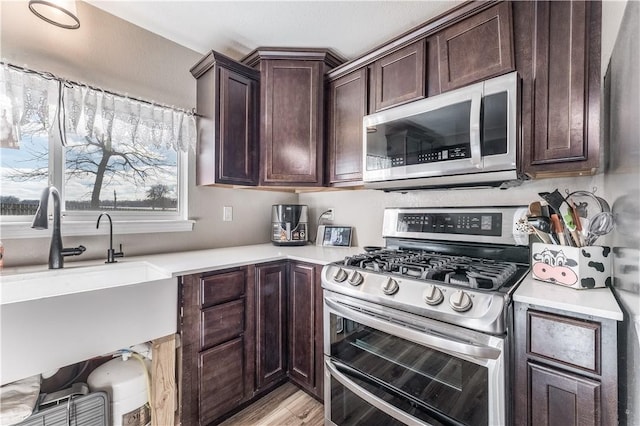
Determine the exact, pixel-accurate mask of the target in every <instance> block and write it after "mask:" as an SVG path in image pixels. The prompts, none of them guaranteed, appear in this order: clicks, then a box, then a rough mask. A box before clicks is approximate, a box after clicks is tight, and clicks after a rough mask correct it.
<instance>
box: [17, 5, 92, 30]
mask: <svg viewBox="0 0 640 426" xmlns="http://www.w3.org/2000/svg"><path fill="white" fill-rule="evenodd" d="M29 9H30V10H31V11H32V12H33V13H34V14H35V15H36V16H37V17H38V18H40V19H43V20H45V21H47V22H48V23H50V24H53V25H56V26H58V27H62V28H67V29H69V30H75V29H77V28H80V20H79V19H78V13H77V10H76V2H75V0H51V1H46V0H29Z"/></svg>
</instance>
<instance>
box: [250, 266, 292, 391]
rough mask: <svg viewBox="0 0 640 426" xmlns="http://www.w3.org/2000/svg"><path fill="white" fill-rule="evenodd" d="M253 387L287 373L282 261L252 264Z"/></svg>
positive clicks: (266, 383) (272, 380)
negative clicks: (253, 288) (253, 306)
mask: <svg viewBox="0 0 640 426" xmlns="http://www.w3.org/2000/svg"><path fill="white" fill-rule="evenodd" d="M256 280H257V281H256V385H257V386H256V387H257V389H258V391H259V390H261V389H263V388H265V387H266V386H268V385H271V384H273V383H275V382H277V381H279V380H280V379H283V378H284V377H286V374H287V356H286V343H287V342H286V323H285V319H286V310H287V305H286V301H287V299H286V264H285V263H276V264H265V265H259V266H257V267H256Z"/></svg>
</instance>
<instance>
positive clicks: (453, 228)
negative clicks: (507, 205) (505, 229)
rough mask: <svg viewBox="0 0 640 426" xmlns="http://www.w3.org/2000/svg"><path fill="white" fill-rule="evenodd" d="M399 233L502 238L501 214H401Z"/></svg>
mask: <svg viewBox="0 0 640 426" xmlns="http://www.w3.org/2000/svg"><path fill="white" fill-rule="evenodd" d="M397 231H399V232H420V233H435V234H463V235H487V236H500V235H501V232H502V214H501V213H400V214H399V215H398V222H397Z"/></svg>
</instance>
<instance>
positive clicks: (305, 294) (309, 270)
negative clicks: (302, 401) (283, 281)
mask: <svg viewBox="0 0 640 426" xmlns="http://www.w3.org/2000/svg"><path fill="white" fill-rule="evenodd" d="M321 269H322V266H320V265H314V264H309V263H299V262H291V263H290V264H289V378H290V379H291V381H292V382H294V383H296V384H297V385H298V386H300V387H302V388H304V389H305V390H307V391H308V392H309V393H311V394H313V395H314V396H316V397H317V398H319V399H322V389H323V388H322V384H323V374H322V372H323V368H322V344H323V340H322V287H321V285H320V271H321Z"/></svg>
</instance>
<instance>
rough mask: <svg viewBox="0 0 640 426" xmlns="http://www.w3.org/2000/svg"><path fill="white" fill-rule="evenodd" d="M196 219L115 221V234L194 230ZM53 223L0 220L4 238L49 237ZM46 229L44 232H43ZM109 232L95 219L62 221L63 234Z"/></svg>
mask: <svg viewBox="0 0 640 426" xmlns="http://www.w3.org/2000/svg"><path fill="white" fill-rule="evenodd" d="M194 223H195V220H136V221H134V220H129V221H118V220H114V221H113V229H114V234H152V233H158V232H189V231H193V225H194ZM52 226H53V225H52V224H51V223H50V224H49V229H48V230H38V229H32V228H31V222H0V234H1V235H2V239H5V240H8V239H17V238H44V237H46V238H49V237H50V234H51V228H52ZM43 231H44V232H43ZM108 233H109V226H108V224H107V223H105V224H103V225H102V226H101V227H100V228H98V229H96V223H95V221H91V222H89V221H68V222H65V221H64V220H63V222H62V236H91V235H104V234H108Z"/></svg>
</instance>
